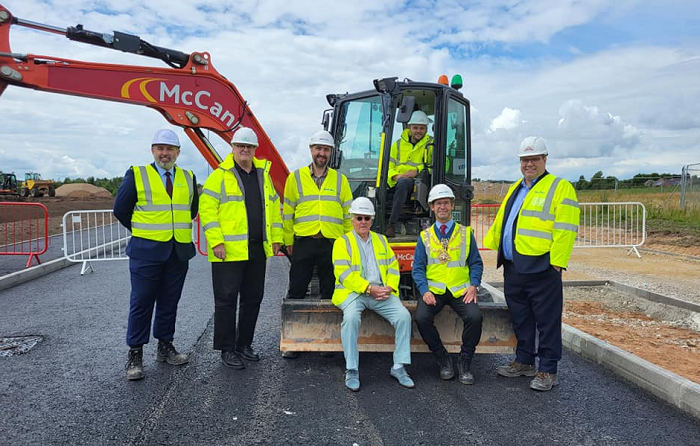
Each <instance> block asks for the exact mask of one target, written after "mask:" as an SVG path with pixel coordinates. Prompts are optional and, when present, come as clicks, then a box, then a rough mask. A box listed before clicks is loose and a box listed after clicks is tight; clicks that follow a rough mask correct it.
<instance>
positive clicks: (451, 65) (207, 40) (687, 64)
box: [0, 0, 700, 182]
mask: <svg viewBox="0 0 700 446" xmlns="http://www.w3.org/2000/svg"><path fill="white" fill-rule="evenodd" d="M0 4H2V5H4V6H5V7H7V8H8V9H9V10H10V11H11V12H12V13H13V14H14V15H15V16H17V17H19V18H22V19H27V20H32V21H35V22H40V23H45V24H50V25H54V26H57V27H60V28H66V27H68V26H75V25H77V24H78V23H81V24H83V25H84V26H85V28H86V29H89V30H92V31H99V32H107V33H111V32H113V31H114V30H117V31H122V32H127V33H131V34H136V35H139V36H140V37H141V38H142V39H144V40H147V41H149V42H150V43H152V44H154V45H158V46H162V47H167V48H173V49H178V50H181V51H183V52H186V53H191V52H194V51H208V52H209V53H211V55H212V61H213V64H214V66H215V67H216V68H217V69H218V71H219V72H220V73H222V74H223V75H224V76H226V77H227V78H228V79H229V80H230V81H232V82H233V83H234V84H235V85H236V87H237V88H238V90H239V91H240V92H241V94H242V95H243V96H244V97H245V98H246V100H247V101H248V102H249V104H250V107H251V109H252V110H253V111H254V113H255V114H256V116H257V118H258V120H259V121H260V122H261V124H262V125H263V127H264V128H265V130H266V131H267V133H268V135H269V136H270V138H271V139H272V141H273V143H274V144H275V146H276V147H277V150H278V151H279V152H280V153H281V154H282V156H283V157H284V159H285V161H286V162H287V165H288V167H289V168H290V169H296V168H298V167H300V166H301V165H304V164H307V163H308V162H309V161H310V157H309V154H308V148H307V142H308V138H309V136H310V135H311V134H312V133H313V132H314V131H316V130H318V129H319V128H320V120H321V115H322V111H323V110H324V109H325V108H327V103H326V101H325V95H326V94H327V93H344V92H346V91H350V92H353V91H361V90H367V89H371V88H372V79H374V78H382V77H389V76H398V77H400V78H410V79H413V80H420V81H432V82H434V81H435V80H436V79H437V78H438V76H439V75H440V74H443V73H444V74H448V75H449V76H451V75H452V74H455V73H459V74H461V75H462V77H463V79H464V85H465V86H464V89H463V90H462V91H463V92H464V94H465V96H467V97H468V98H469V99H470V100H471V104H472V129H471V131H472V141H473V160H472V162H473V175H474V176H475V177H479V178H483V179H515V178H517V177H518V176H519V166H518V163H517V157H516V155H515V154H516V151H517V147H518V145H519V142H520V140H521V139H522V138H523V137H525V136H528V135H538V136H542V137H544V138H545V139H546V140H547V142H548V145H549V151H550V157H549V161H548V168H549V169H550V171H552V172H553V173H555V174H558V175H560V176H563V177H565V178H568V179H571V180H575V179H578V177H579V175H584V176H586V178H590V176H591V175H592V174H593V173H595V172H596V171H598V170H602V171H603V173H604V174H605V175H614V176H617V177H618V178H620V179H623V178H629V177H631V176H632V175H634V174H636V173H639V172H671V173H680V171H681V167H682V166H683V165H685V164H689V163H698V162H700V81H699V79H700V2H698V1H697V0H688V1H681V0H678V1H674V0H670V1H669V0H666V1H633V0H617V1H605V0H589V1H582V0H560V1H557V2H553V1H544V0H522V1H517V0H511V1H496V0H494V1H490V0H489V1H450V0H440V1H428V0H425V1H396V0H371V1H370V0H354V1H337V2H336V1H326V2H316V1H297V0H287V1H284V2H283V1H270V0H258V1H253V0H237V1H229V0H190V1H187V2H185V1H179V0H168V1H165V0H149V1H148V2H144V1H136V0H119V1H112V0H101V1H97V0H61V1H58V0H56V1H39V0H0ZM10 43H11V48H12V50H13V51H14V52H16V53H33V54H44V55H50V56H57V57H64V58H70V59H79V60H87V61H94V62H106V63H122V64H133V65H151V66H164V64H162V63H161V62H159V61H157V60H155V59H149V58H144V57H138V56H134V55H129V54H124V53H120V52H117V51H113V50H108V49H103V48H98V47H94V46H90V45H86V44H82V43H77V42H71V41H69V40H68V39H66V38H64V37H61V36H58V35H54V34H47V33H41V32H38V31H34V30H30V29H27V28H21V27H18V26H14V27H13V28H12V33H11V36H10ZM0 116H1V121H0V122H1V123H2V127H1V130H0V135H1V136H0V170H4V171H13V170H14V171H15V172H16V173H18V174H19V175H22V176H23V173H24V172H25V171H28V170H36V171H39V172H41V173H43V174H44V177H45V178H47V177H48V178H56V179H63V178H64V177H78V176H80V177H88V176H95V177H114V176H118V175H122V174H123V173H124V171H125V170H126V169H127V168H128V167H129V166H130V165H132V164H144V163H148V162H150V161H151V160H152V159H151V158H150V151H149V150H148V148H149V144H150V140H151V137H152V134H153V132H154V131H155V130H156V129H158V128H163V127H166V126H167V124H166V123H165V121H164V120H163V118H162V117H161V116H160V115H159V114H158V113H157V112H155V111H153V110H150V109H147V108H144V107H137V106H133V105H126V104H118V103H110V102H103V101H97V100H91V99H84V98H77V97H69V96H63V95H57V94H52V93H46V92H38V91H34V90H30V89H22V88H17V87H8V88H7V90H6V91H5V93H4V94H3V95H2V97H0ZM175 130H176V131H177V132H178V134H179V135H180V138H181V141H183V142H184V145H183V150H182V154H181V157H180V160H179V164H180V165H182V166H184V167H189V168H192V169H194V170H195V172H196V173H197V175H198V177H200V179H201V180H200V182H203V181H204V178H205V177H206V175H207V173H208V168H207V165H206V163H205V162H204V161H203V159H202V158H201V156H199V153H198V152H197V151H196V149H195V148H194V146H193V145H192V144H191V143H190V142H189V140H188V139H187V137H186V136H185V134H184V133H183V132H182V131H181V130H180V129H178V128H175ZM217 146H219V144H217ZM223 150H226V149H225V148H224V147H221V149H220V152H222V151H223ZM19 175H18V176H19Z"/></svg>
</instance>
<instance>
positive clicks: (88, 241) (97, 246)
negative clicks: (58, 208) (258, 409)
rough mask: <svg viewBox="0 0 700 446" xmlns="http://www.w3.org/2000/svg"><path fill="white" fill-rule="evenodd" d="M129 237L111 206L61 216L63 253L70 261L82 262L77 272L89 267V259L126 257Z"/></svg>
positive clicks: (90, 266)
mask: <svg viewBox="0 0 700 446" xmlns="http://www.w3.org/2000/svg"><path fill="white" fill-rule="evenodd" d="M129 237H131V233H130V232H129V230H127V229H126V228H125V227H124V226H122V225H121V224H120V223H119V221H118V220H117V218H116V217H115V216H114V214H113V213H112V210H111V209H102V210H96V211H70V212H67V213H66V214H65V215H64V216H63V254H64V256H65V258H66V259H68V260H69V261H71V262H76V263H81V262H82V264H83V266H82V268H81V270H80V274H81V275H83V274H85V272H86V271H87V270H88V269H89V270H92V264H91V262H98V261H105V260H127V259H128V257H127V255H126V249H125V248H126V244H127V242H128V240H129Z"/></svg>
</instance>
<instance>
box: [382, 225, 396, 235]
mask: <svg viewBox="0 0 700 446" xmlns="http://www.w3.org/2000/svg"><path fill="white" fill-rule="evenodd" d="M384 235H386V236H387V237H396V228H394V226H393V225H392V226H387V228H386V231H384Z"/></svg>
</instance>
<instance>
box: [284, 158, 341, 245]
mask: <svg viewBox="0 0 700 446" xmlns="http://www.w3.org/2000/svg"><path fill="white" fill-rule="evenodd" d="M350 204H352V191H351V190H350V184H349V183H348V179H347V178H346V177H345V175H343V174H342V173H339V172H337V171H336V170H334V169H331V168H328V173H327V174H326V178H325V179H324V180H323V184H321V188H320V190H319V188H318V187H317V186H316V183H315V182H314V180H313V178H311V172H310V171H309V168H308V167H302V168H301V169H299V170H296V171H295V172H292V173H291V174H289V177H287V182H286V183H285V186H284V208H283V211H282V212H283V217H282V218H283V227H284V243H285V245H287V246H289V245H292V244H293V243H294V236H297V237H308V236H311V235H316V234H318V233H319V232H321V233H322V234H323V236H324V237H326V238H329V239H337V238H338V237H340V236H342V235H343V234H345V233H346V232H348V231H350V229H352V222H351V221H350Z"/></svg>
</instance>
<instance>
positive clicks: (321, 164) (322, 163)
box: [314, 156, 328, 169]
mask: <svg viewBox="0 0 700 446" xmlns="http://www.w3.org/2000/svg"><path fill="white" fill-rule="evenodd" d="M327 165H328V158H320V157H318V156H317V157H316V158H314V166H316V167H317V168H319V169H325V167H326V166H327Z"/></svg>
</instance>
